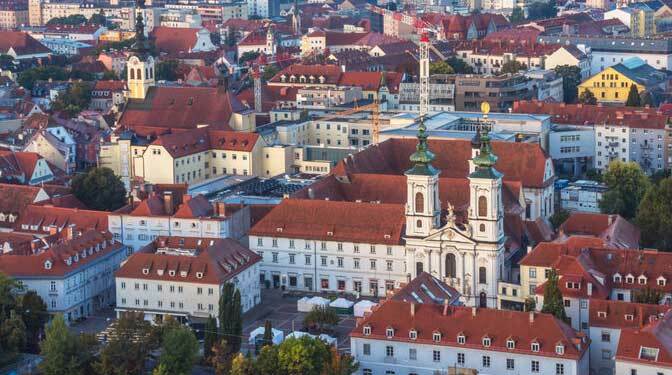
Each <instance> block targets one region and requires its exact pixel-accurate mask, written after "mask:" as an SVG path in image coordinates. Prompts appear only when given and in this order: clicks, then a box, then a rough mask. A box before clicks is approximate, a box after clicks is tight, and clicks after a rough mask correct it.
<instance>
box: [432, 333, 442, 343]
mask: <svg viewBox="0 0 672 375" xmlns="http://www.w3.org/2000/svg"><path fill="white" fill-rule="evenodd" d="M432 341H434V342H441V332H434V333H432Z"/></svg>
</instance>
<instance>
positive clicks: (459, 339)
mask: <svg viewBox="0 0 672 375" xmlns="http://www.w3.org/2000/svg"><path fill="white" fill-rule="evenodd" d="M465 341H467V340H466V337H464V335H457V343H458V344H462V345H463V344H464V343H465Z"/></svg>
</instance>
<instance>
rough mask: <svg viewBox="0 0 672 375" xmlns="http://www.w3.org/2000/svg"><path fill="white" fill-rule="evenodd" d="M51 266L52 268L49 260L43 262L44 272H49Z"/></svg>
mask: <svg viewBox="0 0 672 375" xmlns="http://www.w3.org/2000/svg"><path fill="white" fill-rule="evenodd" d="M51 266H52V264H51V261H50V260H47V261H45V262H44V269H45V270H50V269H51Z"/></svg>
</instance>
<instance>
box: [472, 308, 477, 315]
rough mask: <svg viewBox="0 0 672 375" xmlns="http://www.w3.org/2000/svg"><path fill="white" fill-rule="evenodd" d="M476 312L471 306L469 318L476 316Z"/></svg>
mask: <svg viewBox="0 0 672 375" xmlns="http://www.w3.org/2000/svg"><path fill="white" fill-rule="evenodd" d="M476 311H477V309H476V306H473V307H472V308H471V316H476Z"/></svg>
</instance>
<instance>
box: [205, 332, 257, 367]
mask: <svg viewBox="0 0 672 375" xmlns="http://www.w3.org/2000/svg"><path fill="white" fill-rule="evenodd" d="M229 349H230V347H229V344H228V342H227V341H226V339H223V340H221V341H219V342H218V343H216V344H215V346H214V347H213V348H212V355H211V356H210V361H209V362H210V365H211V366H212V367H214V369H215V374H217V375H225V374H229V372H231V371H233V369H232V365H233V363H232V362H235V359H234V355H235V354H236V353H233V352H231V351H230V350H229ZM250 363H251V362H250Z"/></svg>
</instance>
